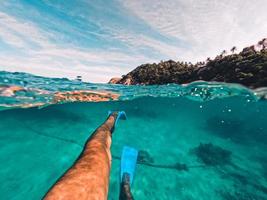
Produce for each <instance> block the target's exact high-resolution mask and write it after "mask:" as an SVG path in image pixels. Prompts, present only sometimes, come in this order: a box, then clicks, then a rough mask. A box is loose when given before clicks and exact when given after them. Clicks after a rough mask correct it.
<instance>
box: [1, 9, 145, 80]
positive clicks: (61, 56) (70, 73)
mask: <svg viewBox="0 0 267 200" xmlns="http://www.w3.org/2000/svg"><path fill="white" fill-rule="evenodd" d="M0 25H1V26H0V27H1V28H0V37H1V38H2V40H3V41H5V42H6V43H8V44H10V45H12V46H13V47H14V48H17V50H20V51H23V55H19V53H18V52H19V51H14V53H13V54H12V55H6V54H5V55H0V65H1V69H2V70H8V71H24V72H29V73H35V74H38V75H44V76H49V77H70V78H75V77H76V76H77V75H82V76H83V77H84V79H85V80H87V81H91V82H107V81H108V80H109V78H111V77H113V76H120V75H122V74H123V73H127V72H128V71H129V68H128V67H129V65H132V67H135V66H137V65H138V64H139V63H140V62H144V61H145V60H147V59H146V58H145V57H144V56H143V55H128V54H126V53H124V52H121V51H118V50H117V51H114V50H110V51H109V50H108V49H107V50H92V49H81V48H79V47H77V46H71V45H69V46H66V47H65V46H60V45H56V44H53V43H52V42H50V38H49V37H47V36H51V34H49V33H45V32H43V31H42V30H40V28H39V27H37V26H35V25H34V24H30V23H24V22H22V21H20V20H18V19H16V18H14V17H12V16H10V15H7V14H5V13H1V12H0ZM31 44H35V45H37V46H38V48H32V46H31ZM123 67H124V68H123Z"/></svg>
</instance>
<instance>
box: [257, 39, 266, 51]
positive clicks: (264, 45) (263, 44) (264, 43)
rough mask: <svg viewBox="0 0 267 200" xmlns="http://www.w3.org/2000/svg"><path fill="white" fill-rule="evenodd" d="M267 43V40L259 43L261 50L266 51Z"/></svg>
mask: <svg viewBox="0 0 267 200" xmlns="http://www.w3.org/2000/svg"><path fill="white" fill-rule="evenodd" d="M266 43H267V38H263V39H262V40H260V41H259V42H258V46H259V47H260V48H261V49H266V46H267V45H266Z"/></svg>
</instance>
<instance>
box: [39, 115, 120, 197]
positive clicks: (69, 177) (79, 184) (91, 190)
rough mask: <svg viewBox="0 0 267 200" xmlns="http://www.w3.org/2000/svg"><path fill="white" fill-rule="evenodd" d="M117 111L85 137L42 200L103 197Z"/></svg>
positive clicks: (107, 182)
mask: <svg viewBox="0 0 267 200" xmlns="http://www.w3.org/2000/svg"><path fill="white" fill-rule="evenodd" d="M117 117H118V113H117V112H113V113H112V114H111V115H110V116H109V117H108V119H107V120H106V121H105V122H104V123H103V124H102V125H101V126H100V127H99V128H98V129H96V131H95V132H94V133H93V134H92V136H91V137H90V138H89V139H88V141H87V143H86V144H85V147H84V149H83V152H82V153H81V155H80V157H79V158H78V160H77V161H76V162H75V163H74V165H73V166H72V167H71V168H70V169H69V170H68V171H67V172H66V173H65V174H64V175H63V176H62V177H61V178H60V179H59V180H58V181H57V182H56V183H55V185H54V186H53V187H52V188H51V190H50V191H49V192H48V193H47V194H46V196H45V197H44V199H46V200H51V199H72V200H76V199H79V200H83V199H90V200H106V199H107V195H108V187H109V175H110V167H111V153H110V145H111V134H112V131H113V129H114V124H115V121H116V118H117Z"/></svg>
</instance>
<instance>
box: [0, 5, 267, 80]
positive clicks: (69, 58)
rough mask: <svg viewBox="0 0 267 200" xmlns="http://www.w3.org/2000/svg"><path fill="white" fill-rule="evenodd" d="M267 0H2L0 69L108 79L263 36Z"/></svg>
mask: <svg viewBox="0 0 267 200" xmlns="http://www.w3.org/2000/svg"><path fill="white" fill-rule="evenodd" d="M266 22H267V1H266V0H253V1H252V0H231V1H230V0H164V1H160V0H42V1H41V0H25V1H24V0H21V1H16V0H0V71H1V70H5V71H12V72H13V71H19V72H28V73H33V74H36V75H42V76H48V77H67V78H70V79H73V78H75V77H76V76H78V75H81V76H82V77H83V80H84V81H89V82H107V81H108V80H109V79H110V78H111V77H120V76H121V75H123V74H126V73H127V72H129V71H131V70H133V69H134V68H136V67H137V66H138V65H141V64H144V63H154V62H155V63H157V62H160V61H161V60H169V59H172V60H175V61H191V62H193V63H194V62H197V61H204V60H206V58H207V57H211V58H212V57H215V56H216V55H218V54H219V53H220V52H222V50H224V49H225V50H229V49H231V48H232V47H233V46H236V47H237V48H238V49H239V50H242V48H243V47H246V46H249V45H252V44H255V43H257V41H259V40H261V39H262V38H265V37H267V23H266Z"/></svg>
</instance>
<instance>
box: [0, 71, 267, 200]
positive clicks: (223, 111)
mask: <svg viewBox="0 0 267 200" xmlns="http://www.w3.org/2000/svg"><path fill="white" fill-rule="evenodd" d="M11 75H12V76H13V77H10V76H11ZM18 76H20V77H18ZM27 76H28V79H27V78H26V77H27ZM3 77H4V78H3ZM35 78H36V77H31V76H29V75H25V76H24V75H23V74H18V75H14V74H8V77H7V74H5V75H3V74H2V84H3V82H5V84H16V85H19V84H20V81H24V83H23V84H24V87H27V88H39V89H42V90H44V89H45V90H48V91H50V92H51V94H52V93H53V91H61V90H68V91H69V90H74V89H75V90H76V89H88V88H89V89H94V90H108V91H114V92H118V93H120V94H121V99H120V100H119V101H110V102H99V103H95V102H90V103H85V102H84V103H77V102H76V103H74V102H72V103H66V104H60V105H50V106H47V107H43V108H41V109H40V108H27V109H20V108H19V109H18V108H16V109H8V110H6V109H5V107H2V109H3V110H2V111H0V119H1V123H0V138H1V139H0V162H1V166H0V180H1V183H2V184H0V192H1V198H3V199H40V198H41V197H42V196H43V195H44V194H45V193H46V191H47V190H48V189H49V188H50V187H51V185H52V184H53V183H54V182H55V181H56V180H57V179H58V178H59V177H60V176H61V175H62V173H64V172H65V171H66V170H67V169H68V168H69V167H70V166H71V165H72V163H73V162H74V161H75V160H76V158H77V156H78V155H79V154H80V152H81V150H82V145H83V144H84V142H85V141H86V140H87V138H88V137H89V136H90V134H91V133H92V132H93V131H94V130H95V128H96V127H97V126H98V125H99V124H101V123H102V122H103V121H104V120H105V118H106V113H107V111H108V110H118V109H120V110H125V111H126V113H127V116H128V119H127V120H126V121H121V122H120V123H119V125H118V127H117V128H116V130H115V133H114V136H113V143H112V154H113V156H114V157H115V158H116V157H118V156H120V154H121V150H122V147H123V146H124V145H130V146H133V147H135V148H137V149H139V150H143V151H146V152H148V154H149V155H150V156H151V157H152V159H153V161H151V162H153V164H158V165H165V166H166V165H174V164H175V163H184V164H186V165H187V166H188V167H189V170H188V171H180V170H175V169H163V168H153V167H149V166H145V165H138V166H137V168H136V176H135V180H134V183H133V186H132V192H133V195H134V196H135V199H161V200H162V199H181V200H188V199H203V200H204V199H205V200H208V199H225V200H228V199H233V200H235V199H241V200H250V199H267V152H266V149H267V135H266V134H267V124H266V119H267V112H266V111H267V102H266V100H260V98H259V96H255V95H254V93H255V91H249V90H247V89H245V88H242V87H239V86H236V85H225V84H223V85H219V84H207V83H201V84H199V83H194V84H192V85H189V86H187V87H182V86H175V85H169V86H153V87H144V86H142V87H140V86H134V87H124V86H110V85H99V84H98V85H94V84H84V83H79V82H71V81H68V80H65V81H66V82H67V83H66V86H65V88H64V89H63V88H59V87H55V86H58V85H60V82H61V81H62V82H63V83H64V80H61V79H58V80H56V81H55V80H54V79H44V78H39V79H40V80H39V81H36V83H34V79H35ZM4 80H8V81H4ZM14 80H17V82H14ZM12 81H13V82H12ZM42 81H43V82H45V81H46V82H47V81H48V82H49V83H50V84H51V82H53V81H54V82H56V83H54V87H51V86H50V85H46V84H45V83H42ZM57 81H58V82H57ZM11 82H12V83H11ZM25 82H27V84H26V83H25ZM41 83H42V84H41ZM45 87H46V88H45ZM61 87H63V86H62V85H61ZM52 88H53V89H52ZM33 95H36V97H35V98H31V97H32V96H33ZM42 95H43V94H41V95H40V96H42ZM25 96H26V97H28V98H25ZM22 97H24V98H22ZM46 97H47V98H43V97H40V98H39V96H38V94H36V93H35V94H32V93H27V92H26V93H24V94H19V95H17V96H13V97H8V98H6V97H5V98H4V97H2V98H0V100H1V103H2V104H3V102H4V104H5V105H6V104H8V105H11V106H12V104H14V102H16V104H17V103H18V101H29V99H31V100H32V101H36V100H38V101H43V100H44V99H46V101H48V102H49V98H51V95H50V93H49V95H47V96H46ZM11 108H12V107H11ZM201 143H202V144H209V143H211V144H212V145H213V146H218V147H220V148H222V149H224V150H225V151H230V152H231V154H230V156H229V157H227V158H229V159H225V158H224V157H223V156H222V157H219V158H218V156H217V155H215V154H214V153H212V152H208V151H207V152H204V154H205V153H206V154H209V153H210V154H209V155H208V158H210V159H211V160H212V159H214V160H217V161H220V162H218V163H215V164H214V163H213V164H212V163H207V162H206V163H205V162H203V160H202V159H201V158H200V157H198V156H197V154H196V150H194V149H195V148H196V147H199V145H200V144H201ZM202 154H203V152H202ZM115 158H114V159H113V162H112V170H111V177H110V190H109V199H118V192H119V178H118V177H119V164H120V161H119V160H117V159H115ZM199 165H200V166H201V167H196V168H190V167H192V166H193V167H194V166H199Z"/></svg>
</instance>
